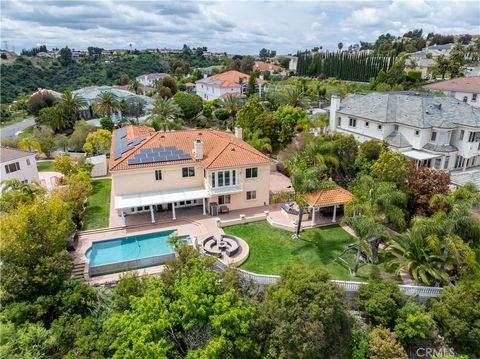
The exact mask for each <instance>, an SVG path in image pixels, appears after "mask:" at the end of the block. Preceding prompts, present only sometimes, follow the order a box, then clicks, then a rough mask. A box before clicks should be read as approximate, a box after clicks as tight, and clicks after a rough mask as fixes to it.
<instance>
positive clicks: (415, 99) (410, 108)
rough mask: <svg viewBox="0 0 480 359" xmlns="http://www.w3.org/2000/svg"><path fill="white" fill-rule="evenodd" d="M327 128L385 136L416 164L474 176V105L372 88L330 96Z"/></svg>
mask: <svg viewBox="0 0 480 359" xmlns="http://www.w3.org/2000/svg"><path fill="white" fill-rule="evenodd" d="M329 126H330V127H329V130H330V131H332V132H341V133H345V134H349V135H352V136H354V137H355V138H356V139H357V140H359V141H361V142H363V141H367V140H371V139H375V140H379V141H387V142H388V144H389V145H390V147H391V148H392V149H393V150H396V151H400V152H402V153H403V154H405V155H406V156H407V157H409V158H411V159H412V161H414V162H415V163H416V164H417V165H421V166H428V167H432V168H435V169H445V170H451V171H455V170H459V171H465V170H469V169H476V170H477V171H478V177H479V178H480V108H476V107H473V106H469V105H468V104H466V103H464V102H463V101H461V100H458V99H456V98H454V97H452V96H447V95H443V94H430V93H417V92H408V91H405V92H387V93H380V92H375V93H371V94H367V95H363V94H350V95H348V96H347V97H346V98H345V99H344V100H343V101H341V100H340V97H339V96H337V95H333V96H332V102H331V106H330V125H329Z"/></svg>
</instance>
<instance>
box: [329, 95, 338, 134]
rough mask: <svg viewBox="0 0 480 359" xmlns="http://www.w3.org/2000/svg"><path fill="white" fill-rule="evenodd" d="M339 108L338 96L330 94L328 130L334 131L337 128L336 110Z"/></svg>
mask: <svg viewBox="0 0 480 359" xmlns="http://www.w3.org/2000/svg"><path fill="white" fill-rule="evenodd" d="M339 108H340V96H338V95H337V94H334V95H332V98H331V100H330V131H331V132H335V131H336V129H337V110H338V109H339Z"/></svg>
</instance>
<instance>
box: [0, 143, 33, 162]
mask: <svg viewBox="0 0 480 359" xmlns="http://www.w3.org/2000/svg"><path fill="white" fill-rule="evenodd" d="M32 155H35V153H33V152H28V151H22V150H19V149H17V148H10V147H0V162H1V163H4V162H10V161H14V160H18V159H20V158H24V157H29V156H32Z"/></svg>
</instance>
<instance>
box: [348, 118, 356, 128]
mask: <svg viewBox="0 0 480 359" xmlns="http://www.w3.org/2000/svg"><path fill="white" fill-rule="evenodd" d="M348 125H349V126H350V127H357V119H355V118H349V119H348Z"/></svg>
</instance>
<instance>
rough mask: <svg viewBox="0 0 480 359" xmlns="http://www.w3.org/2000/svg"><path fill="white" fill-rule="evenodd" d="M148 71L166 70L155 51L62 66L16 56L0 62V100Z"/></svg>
mask: <svg viewBox="0 0 480 359" xmlns="http://www.w3.org/2000/svg"><path fill="white" fill-rule="evenodd" d="M150 72H168V63H167V62H166V61H163V60H161V59H160V58H159V56H158V55H155V54H140V55H132V56H126V57H120V58H113V59H109V60H108V62H107V61H106V60H104V59H101V60H97V61H93V60H90V61H89V60H83V61H81V62H74V63H72V64H70V65H68V66H65V67H62V66H61V65H60V64H59V63H58V62H57V61H56V60H54V59H41V61H39V59H38V58H30V57H25V56H19V57H18V58H17V60H16V61H15V62H14V63H12V64H3V63H2V65H0V73H1V82H0V84H1V103H9V102H12V101H14V100H15V99H16V98H17V97H18V96H19V95H23V94H28V93H31V92H33V91H36V90H37V89H38V88H48V89H53V90H55V91H64V90H66V89H71V90H75V89H78V88H80V87H84V86H91V85H112V84H113V83H114V81H115V80H116V79H118V78H119V77H120V76H121V75H122V74H124V73H125V74H127V75H128V76H129V77H130V78H134V77H136V76H138V75H141V74H144V73H150Z"/></svg>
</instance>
